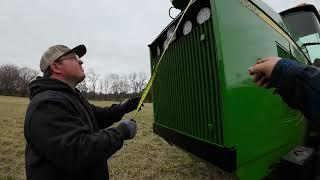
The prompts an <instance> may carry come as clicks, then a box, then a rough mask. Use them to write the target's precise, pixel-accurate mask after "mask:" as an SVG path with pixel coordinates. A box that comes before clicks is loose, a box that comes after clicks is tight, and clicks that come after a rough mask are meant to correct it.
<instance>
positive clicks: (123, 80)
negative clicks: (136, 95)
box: [118, 74, 130, 93]
mask: <svg viewBox="0 0 320 180" xmlns="http://www.w3.org/2000/svg"><path fill="white" fill-rule="evenodd" d="M118 84H119V93H128V92H129V89H130V86H129V83H128V76H127V75H126V74H122V75H121V76H120V81H119V83H118Z"/></svg>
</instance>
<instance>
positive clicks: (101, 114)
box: [90, 104, 125, 129]
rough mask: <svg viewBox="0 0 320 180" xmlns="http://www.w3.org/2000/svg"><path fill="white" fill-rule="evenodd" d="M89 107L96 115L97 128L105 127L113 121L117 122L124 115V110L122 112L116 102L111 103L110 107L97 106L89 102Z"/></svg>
mask: <svg viewBox="0 0 320 180" xmlns="http://www.w3.org/2000/svg"><path fill="white" fill-rule="evenodd" d="M90 106H91V109H92V111H93V113H94V116H95V117H96V120H97V122H98V125H99V128H100V129H103V128H107V127H109V126H111V125H112V124H113V123H115V122H118V121H120V120H121V118H122V117H123V116H124V114H125V113H124V112H122V111H121V110H120V108H119V106H118V105H117V104H113V105H112V106H110V107H104V108H102V107H97V106H95V105H93V104H90Z"/></svg>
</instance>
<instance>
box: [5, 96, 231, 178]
mask: <svg viewBox="0 0 320 180" xmlns="http://www.w3.org/2000/svg"><path fill="white" fill-rule="evenodd" d="M27 104H28V99H26V98H18V97H7V96H0V180H4V179H5V180H7V179H25V169H24V168H25V167H24V148H25V140H24V135H23V123H24V113H25V111H26V108H27ZM94 104H96V105H100V106H108V105H110V104H111V102H94ZM127 117H131V116H130V115H129V116H127ZM136 120H137V122H138V126H139V131H138V134H137V136H136V138H135V139H134V140H131V141H127V142H126V143H125V144H124V147H123V148H122V149H121V150H120V151H118V152H117V153H116V154H115V155H114V156H113V157H111V158H110V159H109V172H110V178H111V179H172V180H176V179H181V180H182V179H183V180H184V179H217V180H220V179H235V178H234V177H233V176H232V175H231V174H228V173H226V172H223V171H222V170H220V169H218V168H216V167H214V166H212V165H210V164H207V163H204V162H202V161H200V160H199V159H197V158H194V157H191V156H190V155H188V154H187V153H185V152H183V151H181V150H179V149H177V148H176V147H174V146H171V145H169V144H168V143H167V142H166V141H164V140H163V139H162V138H160V137H159V136H157V135H155V134H154V133H153V132H152V122H153V116H152V104H145V106H144V108H143V110H142V111H140V112H139V114H138V115H137V118H136Z"/></svg>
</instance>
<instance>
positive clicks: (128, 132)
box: [118, 119, 137, 140]
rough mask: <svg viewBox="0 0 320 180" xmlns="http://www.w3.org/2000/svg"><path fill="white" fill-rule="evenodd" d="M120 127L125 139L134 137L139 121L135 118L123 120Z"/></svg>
mask: <svg viewBox="0 0 320 180" xmlns="http://www.w3.org/2000/svg"><path fill="white" fill-rule="evenodd" d="M118 128H119V129H120V131H121V132H122V133H123V138H124V140H127V139H133V138H134V137H135V136H136V134H137V123H136V121H135V120H133V119H130V120H124V121H121V122H120V124H119V126H118Z"/></svg>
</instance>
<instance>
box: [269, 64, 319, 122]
mask: <svg viewBox="0 0 320 180" xmlns="http://www.w3.org/2000/svg"><path fill="white" fill-rule="evenodd" d="M272 83H273V86H274V87H276V91H277V92H278V93H279V94H280V96H281V97H282V99H283V100H284V101H285V102H286V103H287V104H288V105H289V106H290V107H291V108H294V109H298V110H300V111H301V112H302V113H303V114H304V115H305V117H306V118H307V119H309V120H310V121H311V123H312V124H313V125H315V126H319V125H320V70H319V68H318V67H314V66H304V65H302V64H300V63H297V62H295V61H292V60H286V59H281V60H280V61H279V62H278V63H277V64H276V66H275V68H274V70H273V72H272Z"/></svg>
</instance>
